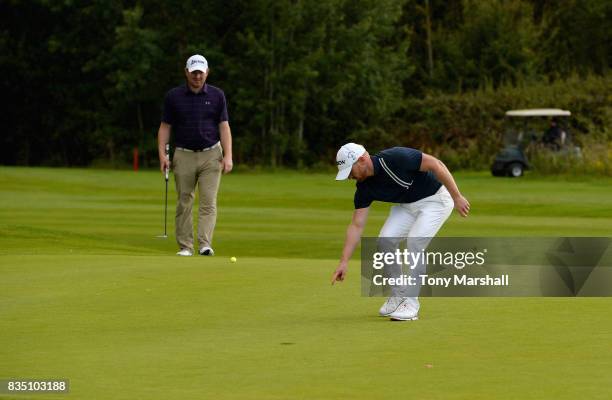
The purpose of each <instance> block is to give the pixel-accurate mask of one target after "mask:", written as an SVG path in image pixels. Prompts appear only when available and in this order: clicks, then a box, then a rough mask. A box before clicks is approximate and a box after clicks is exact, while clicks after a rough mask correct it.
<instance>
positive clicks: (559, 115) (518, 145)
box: [491, 108, 580, 178]
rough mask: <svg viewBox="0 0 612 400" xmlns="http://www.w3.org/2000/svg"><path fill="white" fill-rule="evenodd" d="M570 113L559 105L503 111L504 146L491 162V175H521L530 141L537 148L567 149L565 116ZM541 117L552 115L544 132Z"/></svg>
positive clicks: (526, 167) (527, 166) (525, 166)
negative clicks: (504, 127) (504, 120)
mask: <svg viewBox="0 0 612 400" xmlns="http://www.w3.org/2000/svg"><path fill="white" fill-rule="evenodd" d="M570 115H572V113H571V112H569V111H567V110H561V109H558V108H538V109H528V110H510V111H506V123H505V125H506V129H505V132H504V138H503V143H504V147H503V149H502V150H501V151H500V152H499V153H497V155H496V156H495V160H494V161H493V165H492V166H491V173H492V174H493V176H509V177H513V178H517V177H519V176H522V175H523V172H524V171H525V170H526V169H530V168H531V166H530V164H529V161H528V160H527V155H526V154H525V150H526V148H527V147H528V146H529V145H530V144H531V143H537V144H538V146H536V148H537V149H548V150H549V151H553V152H560V151H566V150H567V146H568V144H569V135H568V134H567V132H568V129H567V121H566V120H565V119H566V117H569V116H570ZM541 117H545V118H552V121H551V127H550V128H549V129H548V130H547V131H546V132H544V129H543V126H542V124H543V122H542V118H541ZM538 132H540V133H538ZM577 151H578V152H579V151H580V150H579V149H578V150H577Z"/></svg>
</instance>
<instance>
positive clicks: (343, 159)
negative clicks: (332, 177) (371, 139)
mask: <svg viewBox="0 0 612 400" xmlns="http://www.w3.org/2000/svg"><path fill="white" fill-rule="evenodd" d="M365 152H366V149H365V147H363V146H362V145H360V144H355V143H347V144H345V145H344V146H342V147H340V150H338V154H337V155H336V165H338V175H336V180H337V181H341V180H344V179H346V178H348V176H349V175H350V174H351V168H353V164H355V163H356V162H357V159H358V158H359V157H361V156H362V155H363V153H365Z"/></svg>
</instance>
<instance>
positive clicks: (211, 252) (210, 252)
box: [200, 246, 215, 256]
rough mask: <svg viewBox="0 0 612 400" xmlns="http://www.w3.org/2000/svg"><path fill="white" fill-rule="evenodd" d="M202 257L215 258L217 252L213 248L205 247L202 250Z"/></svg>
mask: <svg viewBox="0 0 612 400" xmlns="http://www.w3.org/2000/svg"><path fill="white" fill-rule="evenodd" d="M200 255H201V256H214V255H215V251H214V250H213V249H212V248H211V247H208V246H204V247H202V248H201V249H200Z"/></svg>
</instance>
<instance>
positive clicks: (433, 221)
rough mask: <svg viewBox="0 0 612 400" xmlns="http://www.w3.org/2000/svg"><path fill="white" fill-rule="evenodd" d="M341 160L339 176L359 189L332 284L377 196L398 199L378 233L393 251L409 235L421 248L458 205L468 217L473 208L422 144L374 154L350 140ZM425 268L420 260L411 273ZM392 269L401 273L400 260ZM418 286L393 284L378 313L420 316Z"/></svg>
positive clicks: (412, 247)
mask: <svg viewBox="0 0 612 400" xmlns="http://www.w3.org/2000/svg"><path fill="white" fill-rule="evenodd" d="M336 164H337V165H338V175H337V176H336V179H337V180H344V179H347V178H349V179H355V180H356V181H357V185H356V186H357V190H356V191H355V198H354V205H355V211H354V213H353V220H352V222H351V223H350V224H349V226H348V229H347V231H346V240H345V242H344V248H343V250H342V257H341V258H340V262H339V264H338V267H337V268H336V271H335V272H334V275H333V277H332V284H333V283H334V282H335V281H342V280H344V277H345V275H346V270H347V268H348V261H349V259H350V258H351V256H352V254H353V252H354V251H355V248H356V247H357V245H358V244H359V240H360V238H361V234H362V232H363V228H364V226H365V222H366V219H367V217H368V210H369V207H370V204H372V202H373V201H384V202H389V203H396V205H394V206H393V207H391V212H390V213H389V217H388V218H387V221H386V222H385V224H384V226H383V227H382V229H381V231H380V234H379V239H378V246H379V250H382V251H384V252H394V251H395V249H397V248H398V245H399V244H400V241H401V240H402V239H404V240H405V239H406V238H407V241H406V244H407V250H408V251H410V252H411V253H418V252H421V251H422V250H425V249H426V248H427V246H428V245H429V242H430V241H431V238H433V237H434V236H435V235H436V234H437V233H438V230H440V228H441V227H442V224H444V222H445V221H446V219H447V218H448V217H449V216H450V214H451V212H452V210H453V207H454V208H456V209H457V211H458V212H459V214H460V215H461V216H463V217H466V216H467V215H468V212H469V211H470V203H469V202H468V201H467V200H466V199H465V197H463V196H462V195H461V193H460V192H459V189H458V188H457V184H456V183H455V180H454V179H453V176H452V175H451V173H450V172H449V171H448V169H447V168H446V166H445V165H444V164H443V163H442V162H441V161H440V160H438V159H436V158H435V157H433V156H430V155H428V154H425V153H422V152H420V151H419V150H415V149H411V148H407V147H393V148H391V149H386V150H383V151H381V152H380V153H378V154H376V155H374V156H370V155H369V154H368V152H367V151H366V149H365V148H364V147H363V146H361V145H359V144H355V143H348V144H345V145H344V146H342V147H341V148H340V150H339V151H338V154H337V156H336ZM411 268H412V266H411ZM425 268H426V265H425V263H424V262H421V263H420V264H418V265H416V266H415V268H414V269H413V270H412V272H411V274H414V275H416V276H418V275H419V274H424V273H425ZM389 272H390V274H391V275H392V276H399V275H400V274H401V273H402V270H401V266H399V265H397V264H396V265H391V266H390V269H389ZM419 289H420V287H417V288H416V289H415V288H411V287H409V286H401V285H397V286H392V287H391V297H389V298H388V299H387V301H386V302H385V303H384V304H383V306H382V307H381V308H380V310H379V315H380V316H383V317H390V318H391V319H393V320H400V321H407V320H414V319H417V318H418V312H419V307H420V304H419V300H418V290H419Z"/></svg>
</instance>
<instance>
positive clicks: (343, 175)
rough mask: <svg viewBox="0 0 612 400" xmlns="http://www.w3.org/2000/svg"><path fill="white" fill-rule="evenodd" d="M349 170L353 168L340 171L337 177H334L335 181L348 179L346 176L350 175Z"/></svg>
mask: <svg viewBox="0 0 612 400" xmlns="http://www.w3.org/2000/svg"><path fill="white" fill-rule="evenodd" d="M351 169H353V166H352V165H351V166H350V167H348V168H344V169H341V170H340V171H338V175H336V180H337V181H343V180H345V179H346V178H348V176H349V175H350V174H351Z"/></svg>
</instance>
